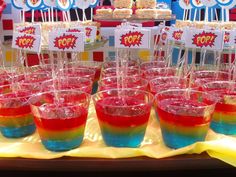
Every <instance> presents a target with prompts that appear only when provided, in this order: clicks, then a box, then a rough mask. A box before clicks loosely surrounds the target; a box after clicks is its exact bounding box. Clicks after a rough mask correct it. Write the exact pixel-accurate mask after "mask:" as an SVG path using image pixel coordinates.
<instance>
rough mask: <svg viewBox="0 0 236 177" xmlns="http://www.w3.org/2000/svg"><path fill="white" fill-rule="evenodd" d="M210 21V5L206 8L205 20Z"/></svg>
mask: <svg viewBox="0 0 236 177" xmlns="http://www.w3.org/2000/svg"><path fill="white" fill-rule="evenodd" d="M208 21H209V13H208V7H206V9H205V22H208Z"/></svg>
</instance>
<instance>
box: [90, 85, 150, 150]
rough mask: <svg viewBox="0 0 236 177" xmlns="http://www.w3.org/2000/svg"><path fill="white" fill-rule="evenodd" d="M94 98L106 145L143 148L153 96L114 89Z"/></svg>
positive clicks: (142, 92)
mask: <svg viewBox="0 0 236 177" xmlns="http://www.w3.org/2000/svg"><path fill="white" fill-rule="evenodd" d="M93 98H94V103H95V108H96V113H97V117H98V121H99V125H100V128H101V131H102V136H103V140H104V142H105V143H106V144H107V145H108V146H114V147H133V148H134V147H139V146H140V144H141V143H142V141H143V138H144V135H145V132H146V127H147V124H148V120H149V116H150V111H151V106H152V102H153V96H152V95H151V94H150V93H148V92H145V91H141V90H133V89H122V90H117V89H112V90H106V91H102V92H98V93H97V94H96V95H95V96H94V97H93Z"/></svg>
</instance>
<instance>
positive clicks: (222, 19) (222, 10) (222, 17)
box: [221, 7, 225, 22]
mask: <svg viewBox="0 0 236 177" xmlns="http://www.w3.org/2000/svg"><path fill="white" fill-rule="evenodd" d="M224 13H225V11H224V8H223V7H222V8H221V21H222V22H224V21H225V15H224Z"/></svg>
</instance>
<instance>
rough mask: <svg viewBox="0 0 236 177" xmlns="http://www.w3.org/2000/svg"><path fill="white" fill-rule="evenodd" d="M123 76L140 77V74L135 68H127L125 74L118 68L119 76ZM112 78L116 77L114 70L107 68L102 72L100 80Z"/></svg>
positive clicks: (122, 69)
mask: <svg viewBox="0 0 236 177" xmlns="http://www.w3.org/2000/svg"><path fill="white" fill-rule="evenodd" d="M122 74H123V75H124V76H135V77H136V76H137V77H138V76H141V72H140V70H139V69H137V68H128V69H127V71H126V73H125V72H124V68H120V72H119V76H121V75H122ZM112 76H117V71H116V68H108V69H104V70H102V74H101V78H102V79H103V78H106V77H112Z"/></svg>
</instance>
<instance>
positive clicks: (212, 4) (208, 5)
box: [201, 0, 217, 7]
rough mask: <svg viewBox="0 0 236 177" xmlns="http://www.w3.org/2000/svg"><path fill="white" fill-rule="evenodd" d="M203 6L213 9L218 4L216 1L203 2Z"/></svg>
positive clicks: (206, 0)
mask: <svg viewBox="0 0 236 177" xmlns="http://www.w3.org/2000/svg"><path fill="white" fill-rule="evenodd" d="M201 1H202V4H203V5H204V6H206V7H213V6H215V5H216V4H217V2H216V0H201Z"/></svg>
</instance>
